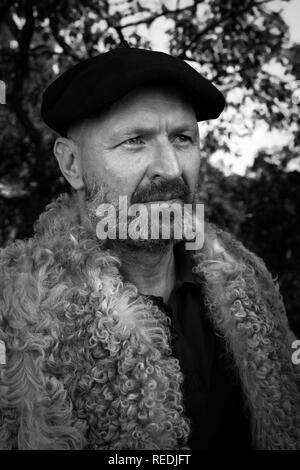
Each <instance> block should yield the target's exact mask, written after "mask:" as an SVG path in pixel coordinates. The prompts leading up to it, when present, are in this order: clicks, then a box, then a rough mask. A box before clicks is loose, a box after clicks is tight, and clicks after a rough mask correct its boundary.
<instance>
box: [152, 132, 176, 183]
mask: <svg viewBox="0 0 300 470" xmlns="http://www.w3.org/2000/svg"><path fill="white" fill-rule="evenodd" d="M181 174H182V170H181V167H180V164H179V161H178V156H177V154H176V149H174V147H173V145H172V143H171V142H170V141H169V140H168V139H164V140H163V141H160V142H156V143H155V144H154V146H153V148H152V158H151V162H150V164H149V166H148V177H149V179H150V180H153V179H156V178H162V179H166V180H172V179H174V178H178V177H179V176H181Z"/></svg>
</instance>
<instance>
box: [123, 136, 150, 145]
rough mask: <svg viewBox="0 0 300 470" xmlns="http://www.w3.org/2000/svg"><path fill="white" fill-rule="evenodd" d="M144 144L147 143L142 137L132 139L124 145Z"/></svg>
mask: <svg viewBox="0 0 300 470" xmlns="http://www.w3.org/2000/svg"><path fill="white" fill-rule="evenodd" d="M144 143H145V141H144V138H143V137H142V136H137V137H131V138H130V139H127V140H125V141H124V142H123V144H126V145H142V144H144Z"/></svg>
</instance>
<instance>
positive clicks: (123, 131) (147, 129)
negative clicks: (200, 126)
mask: <svg viewBox="0 0 300 470" xmlns="http://www.w3.org/2000/svg"><path fill="white" fill-rule="evenodd" d="M156 130H157V128H156V127H155V126H145V125H143V126H135V125H132V126H128V127H123V128H119V129H116V131H115V132H113V137H114V138H117V137H120V135H122V136H124V137H126V136H130V135H133V134H134V135H149V134H153V133H155V132H156ZM187 131H189V132H191V131H193V132H195V131H197V126H196V125H195V124H192V123H183V124H182V123H180V124H179V125H178V126H174V127H172V129H171V133H172V134H175V133H181V132H187Z"/></svg>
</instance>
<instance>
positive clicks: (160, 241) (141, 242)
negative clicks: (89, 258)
mask: <svg viewBox="0 0 300 470" xmlns="http://www.w3.org/2000/svg"><path fill="white" fill-rule="evenodd" d="M83 199H84V205H85V213H86V218H87V219H88V223H89V226H90V229H91V230H92V231H93V233H94V234H95V235H96V230H97V224H98V222H99V220H100V219H99V217H98V216H97V215H96V210H97V208H98V207H99V206H100V205H101V204H111V205H113V207H114V208H115V215H116V217H115V218H112V219H110V227H114V229H115V231H116V238H115V239H112V238H109V237H108V238H106V239H105V240H101V239H99V237H98V239H99V242H100V244H101V245H102V246H104V247H106V248H111V249H113V250H115V251H118V252H136V251H140V252H148V253H164V252H165V251H167V250H168V249H169V248H170V245H174V244H176V243H178V242H180V241H181V240H182V239H183V237H182V238H181V239H178V238H176V239H175V238H174V229H173V228H172V225H171V226H170V238H151V237H150V233H149V232H148V237H147V238H146V239H143V238H139V239H133V238H131V237H129V236H127V238H125V239H120V238H119V237H118V234H119V221H120V216H119V194H117V193H115V192H113V191H112V190H111V189H110V188H109V187H108V186H107V185H106V184H105V183H104V182H100V183H99V182H98V181H91V180H90V179H88V178H87V177H85V178H84V195H83ZM133 219H134V217H133V216H132V217H130V216H128V217H127V223H126V227H124V226H123V230H125V231H126V232H125V233H127V234H128V226H129V224H130V222H131V221H132V220H133ZM150 222H151V220H150V216H149V219H148V227H149V230H150ZM159 237H161V224H160V227H159Z"/></svg>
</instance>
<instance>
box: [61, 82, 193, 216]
mask: <svg viewBox="0 0 300 470" xmlns="http://www.w3.org/2000/svg"><path fill="white" fill-rule="evenodd" d="M70 137H71V138H73V139H74V141H75V142H76V145H77V152H78V154H79V157H80V162H81V172H82V177H83V182H84V185H85V189H86V190H87V194H89V195H90V198H92V197H95V196H96V194H97V191H98V192H99V188H100V187H101V189H102V190H103V188H104V189H105V198H103V193H102V195H101V197H100V198H99V197H98V198H97V197H95V199H94V201H93V203H94V207H96V205H97V204H96V202H99V201H100V200H101V201H103V200H105V202H109V203H112V204H114V205H115V207H117V204H118V201H119V196H127V200H128V204H133V203H149V204H150V203H151V201H156V202H157V201H168V200H169V201H174V200H175V201H180V202H181V203H183V202H189V203H191V202H192V201H193V196H194V191H195V186H196V183H197V180H198V173H199V165H200V152H199V131H198V125H197V120H196V117H195V112H194V110H193V108H192V106H191V105H190V104H189V102H188V101H187V100H186V98H185V97H184V96H183V95H182V94H181V93H180V92H179V90H177V89H175V88H172V87H169V88H168V90H166V89H164V88H157V87H149V86H148V87H142V88H140V89H137V90H136V91H134V92H132V93H130V94H128V95H127V96H126V97H124V98H122V99H121V100H119V101H117V102H116V103H115V104H114V105H113V106H111V107H110V108H109V110H108V111H107V112H106V113H103V114H102V115H101V116H100V117H99V118H95V119H90V120H88V121H86V122H84V123H82V124H81V125H80V126H79V128H77V130H76V129H75V132H73V131H72V129H71V132H70ZM95 189H96V191H95ZM91 195H93V196H91Z"/></svg>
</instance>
